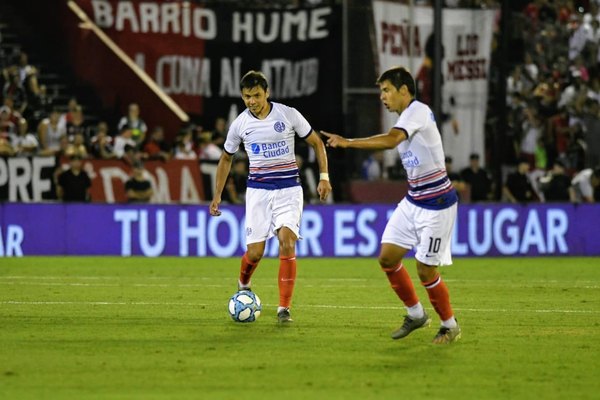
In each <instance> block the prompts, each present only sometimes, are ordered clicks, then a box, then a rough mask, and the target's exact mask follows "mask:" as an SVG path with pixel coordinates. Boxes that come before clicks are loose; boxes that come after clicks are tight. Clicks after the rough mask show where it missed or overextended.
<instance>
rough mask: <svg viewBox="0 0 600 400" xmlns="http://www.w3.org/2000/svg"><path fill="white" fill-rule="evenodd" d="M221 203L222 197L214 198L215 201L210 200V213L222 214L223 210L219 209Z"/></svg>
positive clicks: (215, 215)
mask: <svg viewBox="0 0 600 400" xmlns="http://www.w3.org/2000/svg"><path fill="white" fill-rule="evenodd" d="M220 203H221V199H217V198H214V199H213V201H211V202H210V215H212V216H213V217H218V216H219V215H221V211H219V204H220Z"/></svg>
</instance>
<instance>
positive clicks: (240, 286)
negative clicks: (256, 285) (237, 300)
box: [238, 281, 252, 291]
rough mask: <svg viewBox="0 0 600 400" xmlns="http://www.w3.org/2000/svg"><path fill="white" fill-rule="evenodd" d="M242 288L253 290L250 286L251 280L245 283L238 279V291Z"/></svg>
mask: <svg viewBox="0 0 600 400" xmlns="http://www.w3.org/2000/svg"><path fill="white" fill-rule="evenodd" d="M240 290H249V291H252V288H251V287H250V282H248V283H247V284H245V285H244V284H243V283H242V282H240V281H238V291H240Z"/></svg>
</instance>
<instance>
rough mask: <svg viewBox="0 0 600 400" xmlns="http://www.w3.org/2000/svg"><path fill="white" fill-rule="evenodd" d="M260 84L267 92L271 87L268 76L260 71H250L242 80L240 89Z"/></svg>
mask: <svg viewBox="0 0 600 400" xmlns="http://www.w3.org/2000/svg"><path fill="white" fill-rule="evenodd" d="M257 86H260V87H261V88H263V90H264V91H265V92H266V91H267V89H268V88H269V83H268V82H267V77H266V76H265V74H263V73H262V72H260V71H254V70H252V71H248V72H246V75H244V76H243V77H242V79H241V80H240V91H242V90H244V89H252V88H254V87H257Z"/></svg>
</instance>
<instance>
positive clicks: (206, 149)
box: [196, 131, 223, 161]
mask: <svg viewBox="0 0 600 400" xmlns="http://www.w3.org/2000/svg"><path fill="white" fill-rule="evenodd" d="M212 138H213V134H212V132H209V131H204V132H201V133H200V135H198V145H197V146H198V147H197V148H196V153H197V154H198V159H200V160H203V161H219V158H221V153H222V152H223V150H221V148H220V147H219V146H217V145H216V144H214V143H213V142H212Z"/></svg>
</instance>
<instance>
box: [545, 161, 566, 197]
mask: <svg viewBox="0 0 600 400" xmlns="http://www.w3.org/2000/svg"><path fill="white" fill-rule="evenodd" d="M539 187H540V190H541V192H542V193H543V196H544V201H546V202H548V203H553V202H568V201H569V200H571V194H570V189H571V179H570V178H569V177H568V176H567V174H566V173H565V165H564V163H563V162H562V161H560V160H556V161H555V162H554V166H553V167H552V170H551V171H550V172H549V173H548V174H547V175H546V176H544V177H542V178H541V179H540V184H539Z"/></svg>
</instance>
